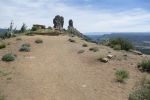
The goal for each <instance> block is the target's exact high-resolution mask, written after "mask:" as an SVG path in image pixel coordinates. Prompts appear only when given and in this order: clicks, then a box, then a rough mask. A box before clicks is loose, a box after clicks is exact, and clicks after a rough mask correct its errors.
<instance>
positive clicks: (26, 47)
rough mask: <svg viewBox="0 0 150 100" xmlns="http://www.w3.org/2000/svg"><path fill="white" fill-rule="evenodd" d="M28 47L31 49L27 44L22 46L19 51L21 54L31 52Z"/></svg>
mask: <svg viewBox="0 0 150 100" xmlns="http://www.w3.org/2000/svg"><path fill="white" fill-rule="evenodd" d="M30 47H31V45H30V44H29V43H25V44H22V45H21V48H20V49H19V51H21V52H30V51H31V48H30Z"/></svg>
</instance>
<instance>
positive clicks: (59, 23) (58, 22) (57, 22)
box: [53, 15, 64, 30]
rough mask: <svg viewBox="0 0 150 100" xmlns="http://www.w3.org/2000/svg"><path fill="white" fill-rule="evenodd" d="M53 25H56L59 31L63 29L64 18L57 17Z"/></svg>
mask: <svg viewBox="0 0 150 100" xmlns="http://www.w3.org/2000/svg"><path fill="white" fill-rule="evenodd" d="M53 24H54V28H57V29H59V30H61V29H63V26H64V17H63V16H60V15H57V16H55V18H54V19H53Z"/></svg>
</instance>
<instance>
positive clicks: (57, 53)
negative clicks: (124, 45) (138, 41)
mask: <svg viewBox="0 0 150 100" xmlns="http://www.w3.org/2000/svg"><path fill="white" fill-rule="evenodd" d="M36 39H41V40H42V41H43V43H42V44H36V43H35V42H34V41H35V40H36ZM68 39H72V40H74V42H70V41H68ZM4 42H5V43H9V45H7V47H6V48H4V49H2V50H0V57H2V56H3V55H4V54H6V53H8V52H12V53H14V54H15V55H16V56H17V57H16V60H15V61H14V62H9V63H6V62H3V61H0V64H1V67H0V70H1V72H3V73H5V74H6V75H2V74H1V79H0V80H1V84H0V91H1V95H4V96H5V99H6V100H50V99H52V100H128V96H129V93H130V92H132V91H133V88H134V87H135V85H136V84H137V83H138V82H139V80H140V79H141V78H142V76H143V75H144V73H141V71H139V70H138V69H137V63H138V62H140V61H141V60H142V59H144V58H146V59H147V58H150V57H149V56H147V55H142V56H141V55H136V54H133V53H131V52H126V51H116V50H113V49H111V48H109V47H106V46H102V45H97V44H95V43H90V42H86V41H85V40H83V39H82V38H79V37H76V36H74V37H72V36H68V35H59V36H43V35H33V36H19V37H15V38H10V39H6V40H4ZM24 43H29V44H30V45H31V51H30V52H19V51H18V50H19V48H20V46H21V45H22V44H24ZM85 43H86V44H87V47H83V46H82V45H83V44H85ZM91 47H97V48H98V51H97V52H92V51H90V50H89V48H91ZM81 50H84V52H83V53H79V51H81ZM108 54H111V55H114V58H113V59H112V60H109V62H108V63H103V62H100V61H98V60H97V59H98V58H99V57H102V56H107V55H108ZM125 55H126V56H125ZM122 68H124V69H126V70H128V71H129V73H130V78H129V79H128V80H127V81H126V83H125V84H121V83H118V82H116V81H115V76H114V73H115V71H116V70H117V69H122ZM147 75H148V76H149V74H147Z"/></svg>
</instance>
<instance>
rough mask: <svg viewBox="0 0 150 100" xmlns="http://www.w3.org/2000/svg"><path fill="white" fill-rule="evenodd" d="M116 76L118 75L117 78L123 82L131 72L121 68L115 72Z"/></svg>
mask: <svg viewBox="0 0 150 100" xmlns="http://www.w3.org/2000/svg"><path fill="white" fill-rule="evenodd" d="M115 76H116V80H117V81H118V82H121V83H122V82H124V80H125V79H127V78H128V77H129V73H128V71H126V70H124V69H121V70H117V71H116V72H115Z"/></svg>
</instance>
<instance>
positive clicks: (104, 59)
mask: <svg viewBox="0 0 150 100" xmlns="http://www.w3.org/2000/svg"><path fill="white" fill-rule="evenodd" d="M100 61H101V62H104V63H107V62H108V58H101V59H100Z"/></svg>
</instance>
